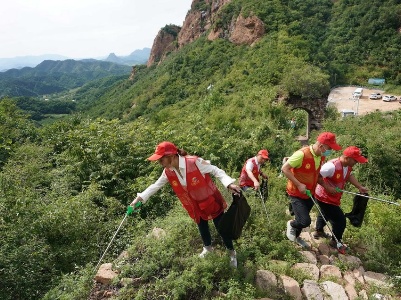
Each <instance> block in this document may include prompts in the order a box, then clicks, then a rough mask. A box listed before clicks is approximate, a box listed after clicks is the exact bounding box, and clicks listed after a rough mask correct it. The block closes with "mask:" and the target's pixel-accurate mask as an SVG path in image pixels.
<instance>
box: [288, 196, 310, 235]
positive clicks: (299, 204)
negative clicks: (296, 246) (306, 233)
mask: <svg viewBox="0 0 401 300" xmlns="http://www.w3.org/2000/svg"><path fill="white" fill-rule="evenodd" d="M289 198H290V200H291V206H292V211H293V213H294V215H295V219H294V220H293V221H291V223H290V225H291V226H292V227H294V228H295V232H296V234H295V236H296V237H298V236H299V235H300V234H301V232H302V229H303V228H306V227H308V226H309V225H310V224H311V222H312V220H311V218H310V215H309V213H310V211H311V209H312V207H313V201H312V199H310V198H308V199H301V198H297V197H293V196H289Z"/></svg>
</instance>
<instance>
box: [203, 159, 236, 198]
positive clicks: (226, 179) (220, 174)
mask: <svg viewBox="0 0 401 300" xmlns="http://www.w3.org/2000/svg"><path fill="white" fill-rule="evenodd" d="M196 165H197V167H198V169H199V171H200V172H201V173H202V174H212V175H213V176H214V177H216V178H217V179H218V180H220V182H221V183H222V184H223V185H224V186H225V187H226V188H228V189H230V190H231V191H233V192H237V193H239V192H240V191H241V189H240V187H239V186H237V185H236V184H234V182H235V179H233V178H231V177H230V176H228V175H227V174H226V172H225V171H223V170H222V169H219V168H218V167H216V166H214V165H212V164H211V163H210V162H208V161H206V160H204V159H202V158H200V157H198V159H197V160H196Z"/></svg>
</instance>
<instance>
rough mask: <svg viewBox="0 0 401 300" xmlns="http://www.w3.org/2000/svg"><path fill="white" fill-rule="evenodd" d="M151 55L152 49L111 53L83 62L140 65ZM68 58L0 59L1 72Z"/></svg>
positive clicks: (45, 55)
mask: <svg viewBox="0 0 401 300" xmlns="http://www.w3.org/2000/svg"><path fill="white" fill-rule="evenodd" d="M149 55H150V48H143V49H141V50H135V51H134V52H132V53H131V54H130V55H127V56H117V55H115V54H114V53H110V54H109V56H108V57H107V58H97V59H93V58H89V59H82V60H83V61H90V60H103V61H108V62H113V63H116V64H121V65H128V66H133V65H140V64H146V62H147V61H148V58H149ZM67 59H69V58H68V57H66V56H62V55H57V54H44V55H37V56H17V57H11V58H0V72H5V71H7V70H9V69H21V68H24V67H36V66H37V65H38V64H40V63H41V62H42V61H45V60H67Z"/></svg>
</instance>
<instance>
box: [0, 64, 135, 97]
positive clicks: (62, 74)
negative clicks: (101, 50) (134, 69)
mask: <svg viewBox="0 0 401 300" xmlns="http://www.w3.org/2000/svg"><path fill="white" fill-rule="evenodd" d="M130 71H131V67H130V66H124V65H118V64H115V63H111V62H105V61H97V60H93V61H75V60H72V59H67V60H63V61H52V60H45V61H43V62H42V63H40V64H39V65H37V66H36V67H34V68H29V67H26V68H23V69H21V70H16V69H11V70H8V71H6V72H2V73H0V90H1V94H0V98H2V97H5V96H8V97H18V96H27V97H37V96H41V95H48V94H53V93H59V92H62V91H66V90H70V89H73V88H77V87H80V86H82V85H84V84H85V83H87V82H89V81H92V80H95V79H99V78H104V77H110V76H119V75H123V74H124V75H126V76H128V75H129V73H130Z"/></svg>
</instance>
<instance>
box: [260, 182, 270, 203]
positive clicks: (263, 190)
mask: <svg viewBox="0 0 401 300" xmlns="http://www.w3.org/2000/svg"><path fill="white" fill-rule="evenodd" d="M260 193H261V195H262V199H263V202H266V200H267V198H268V197H269V186H268V185H267V180H265V179H262V184H261V185H260Z"/></svg>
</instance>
